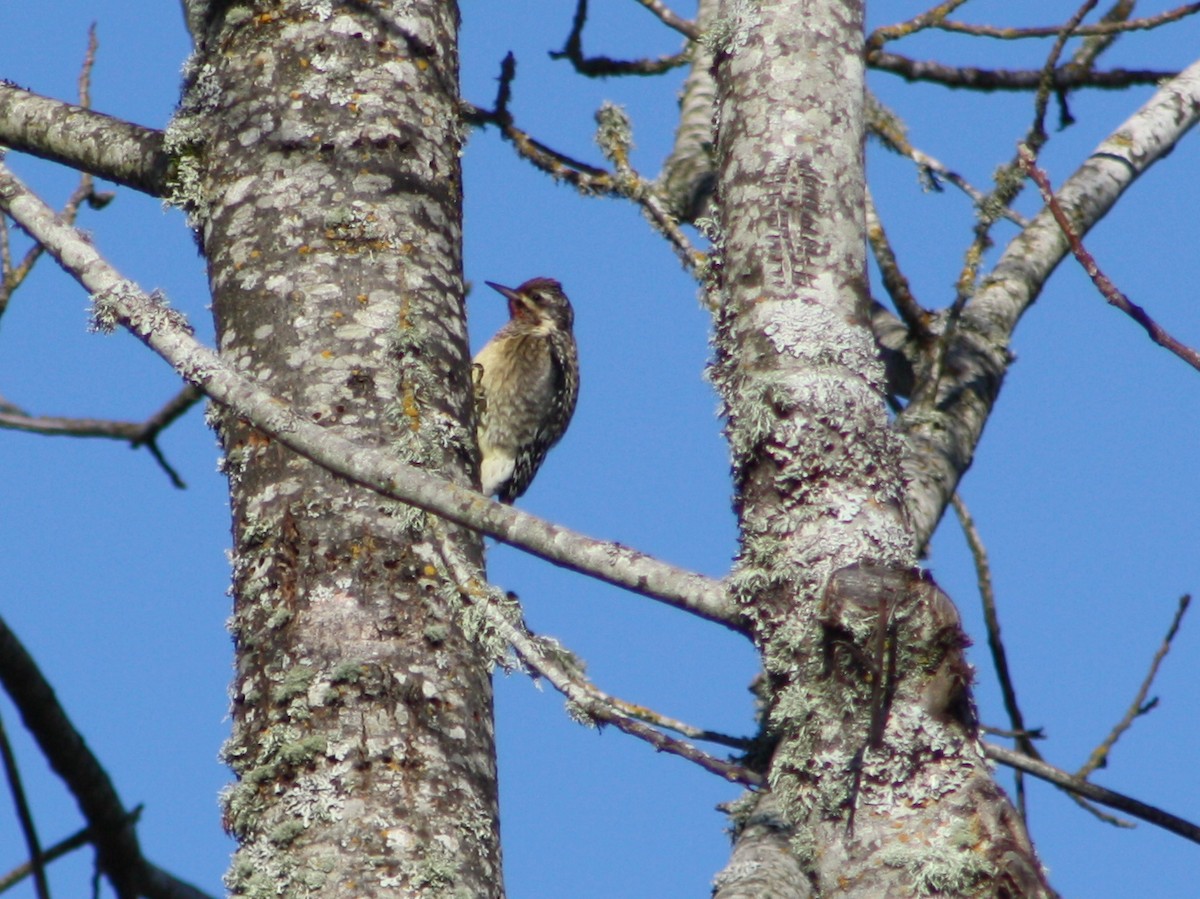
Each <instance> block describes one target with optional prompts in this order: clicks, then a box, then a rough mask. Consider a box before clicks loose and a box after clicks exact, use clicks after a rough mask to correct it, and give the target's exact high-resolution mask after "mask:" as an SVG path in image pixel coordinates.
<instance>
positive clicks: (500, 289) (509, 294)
mask: <svg viewBox="0 0 1200 899" xmlns="http://www.w3.org/2000/svg"><path fill="white" fill-rule="evenodd" d="M483 283H484V284H486V285H487V286H488V287H490V288H491V289H492V290H494V291H496V292H497V293H500V294H503V295H504V297H505V298H506V299H507V300H508V301H509V302H510V303H515V302H517V301H518V298H519V296H520V294H518V293H517V292H516V291H515V290H513V289H512V288H511V287H505V286H504V285H503V284H497V283H496V282H495V281H484V282H483Z"/></svg>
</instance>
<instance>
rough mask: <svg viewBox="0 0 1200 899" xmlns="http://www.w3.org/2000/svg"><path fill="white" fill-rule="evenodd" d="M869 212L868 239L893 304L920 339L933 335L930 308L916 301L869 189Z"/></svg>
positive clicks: (867, 196) (867, 206) (867, 204)
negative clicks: (930, 326) (930, 324)
mask: <svg viewBox="0 0 1200 899" xmlns="http://www.w3.org/2000/svg"><path fill="white" fill-rule="evenodd" d="M866 213H867V241H868V243H870V245H871V252H872V254H873V255H874V256H875V263H876V264H877V265H878V266H879V273H880V275H881V276H882V278H883V287H884V289H885V290H886V291H887V292H888V296H889V297H891V298H892V304H893V305H894V306H895V307H896V311H897V312H898V313H900V317H901V318H902V319H903V320H904V324H905V325H907V326H908V330H909V332H910V333H912V334H914V335H916V336H917V337H918V338H920V339H928V338H929V337H931V336H932V334H931V333H930V330H929V318H930V316H929V310H928V309H926V308H925V307H924V306H922V305H921V304H920V303H919V302H917V298H916V297H914V296H913V294H912V289H911V287H910V286H909V283H908V278H906V277H904V272H903V271H901V270H900V263H899V261H898V260H897V259H896V253H895V251H894V250H893V249H892V244H891V241H889V240H888V236H887V232H886V231H884V229H883V222H882V221H880V218H879V210H878V209H877V208H876V207H875V198H874V197H873V196H872V195H871V192H870V190H868V191H867V195H866Z"/></svg>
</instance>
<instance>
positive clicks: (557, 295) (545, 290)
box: [484, 278, 575, 331]
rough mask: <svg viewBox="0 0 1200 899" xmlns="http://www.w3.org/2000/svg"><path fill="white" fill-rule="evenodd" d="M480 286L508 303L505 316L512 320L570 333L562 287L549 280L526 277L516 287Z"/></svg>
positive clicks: (569, 311) (570, 314)
mask: <svg viewBox="0 0 1200 899" xmlns="http://www.w3.org/2000/svg"><path fill="white" fill-rule="evenodd" d="M484 283H485V284H487V286H488V287H490V288H492V290H495V291H498V292H499V293H501V294H502V295H503V296H504V298H505V299H506V300H508V314H509V317H510V318H512V320H513V321H521V322H526V323H528V324H530V325H548V326H551V327H556V328H560V329H562V330H564V331H570V330H571V326H572V324H574V321H575V313H574V312H573V311H572V309H571V301H570V300H568V299H567V295H566V294H565V293H563V289H562V285H561V284H559V283H558V282H557V281H555V280H554V279H553V278H530V279H529V280H528V281H526V282H525V283H524V284H522V285H520V286H519V287H505V286H504V285H502V284H496V283H495V282H494V281H485V282H484Z"/></svg>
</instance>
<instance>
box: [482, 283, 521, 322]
mask: <svg viewBox="0 0 1200 899" xmlns="http://www.w3.org/2000/svg"><path fill="white" fill-rule="evenodd" d="M483 283H484V284H486V285H487V286H488V287H490V288H491V289H492V290H494V291H496V292H497V293H499V294H501V295H503V297H504V298H505V299H506V300H508V314H509V316H510V317H512V318H517V317H518V316H519V315H521V314H523V313H524V314H528V312H527V311H526V310H527V308H528V304H527V303H526V302H525V300H524V299H522V297H521V295H520V294H519V293H517V292H516V291H515V290H513V289H512V288H511V287H505V286H504V285H503V284H497V283H496V282H495V281H484V282H483Z"/></svg>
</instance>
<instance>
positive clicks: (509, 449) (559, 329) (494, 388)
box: [472, 278, 579, 503]
mask: <svg viewBox="0 0 1200 899" xmlns="http://www.w3.org/2000/svg"><path fill="white" fill-rule="evenodd" d="M485 283H486V284H487V286H488V287H490V288H492V289H493V290H496V291H499V293H501V294H502V295H503V296H504V298H505V299H507V300H508V315H509V320H508V322H507V323H506V324H505V325H504V327H502V328H501V329H500V330H499V331H497V332H496V336H494V337H493V338H492V339H491V340H489V341H488V342H487V345H486V346H484V348H483V349H482V350H480V351H479V354H478V355H477V356H476V357H475V359H474V361H473V365H472V367H473V370H474V380H475V420H476V423H477V425H476V426H477V428H478V437H479V452H480V460H479V472H480V478H481V480H482V482H483V487H482V489H483V492H484V493H485V494H486V495H488V496H492V495H495V496H496V497H498V498H499V500H500V502H502V503H511V502H512V501H513V500H514V499H516V498H517V497H518V496H520V495H521V494H522V493H524V492H525V491H526V490H527V489H528V488H529V484H530V482H531V481H532V480H533V476H534V475H535V474H537V470H538V468H539V467H540V466H541V464H542V461H543V460H544V459H545V458H546V453H547V452H549V450H550V447H552V446H554V444H556V443H558V441H559V440H560V439H561V438H562V435H563V433H564V432H565V431H566V430H567V425H568V424H569V423H570V421H571V415H572V414H573V413H574V412H575V400H576V398H577V397H578V396H579V357H578V355H577V352H576V349H575V335H574V334H573V333H572V331H571V327H572V325H573V324H574V320H575V313H574V311H573V310H572V309H571V303H570V301H569V300H568V299H567V295H566V294H565V293H563V289H562V285H561V284H559V283H558V282H557V281H554V280H552V279H550V278H532V279H530V280H528V281H526V282H525V283H524V284H522V285H521V286H520V287H504V286H503V285H500V284H495V283H493V282H491V281H487V282H485Z"/></svg>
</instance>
